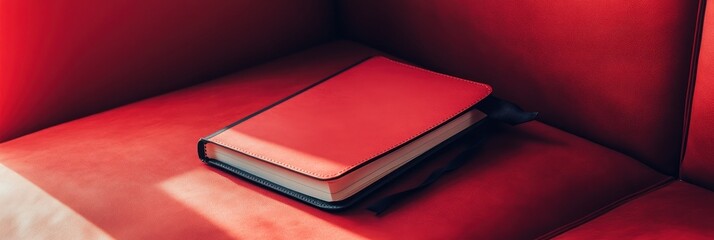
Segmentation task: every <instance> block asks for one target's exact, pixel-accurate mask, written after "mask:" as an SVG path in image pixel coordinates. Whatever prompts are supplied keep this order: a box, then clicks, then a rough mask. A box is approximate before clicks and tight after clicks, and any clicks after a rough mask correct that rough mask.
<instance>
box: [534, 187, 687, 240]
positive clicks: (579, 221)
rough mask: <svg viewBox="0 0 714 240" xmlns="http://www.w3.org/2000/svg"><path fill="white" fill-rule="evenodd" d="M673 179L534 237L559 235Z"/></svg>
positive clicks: (549, 237)
mask: <svg viewBox="0 0 714 240" xmlns="http://www.w3.org/2000/svg"><path fill="white" fill-rule="evenodd" d="M675 181H676V179H675V178H672V177H669V178H666V179H664V180H662V181H659V182H657V183H655V184H652V185H651V186H649V187H647V188H644V189H642V190H639V191H637V192H634V193H632V194H629V195H627V196H625V197H622V198H620V199H619V200H617V201H614V202H612V203H610V204H608V205H605V206H604V207H601V208H600V209H598V210H595V211H593V212H592V213H590V214H588V215H585V216H583V217H581V218H578V219H576V220H574V221H572V222H570V223H568V224H565V225H563V226H560V227H558V228H556V229H553V230H551V231H549V232H547V233H545V234H543V235H541V236H540V237H538V238H536V239H551V238H554V237H556V236H558V235H560V234H562V233H564V232H567V231H568V230H571V229H573V228H576V227H578V226H580V225H583V224H585V223H587V222H589V221H590V220H593V219H595V218H597V217H599V216H601V215H603V214H605V213H607V212H609V211H611V210H613V209H615V208H617V207H619V206H621V205H623V204H625V203H628V202H630V201H631V200H634V199H636V198H639V197H640V196H643V195H645V194H647V193H650V192H653V191H655V190H657V189H660V188H662V187H664V186H667V185H669V184H670V183H673V182H675Z"/></svg>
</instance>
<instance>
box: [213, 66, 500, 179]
mask: <svg viewBox="0 0 714 240" xmlns="http://www.w3.org/2000/svg"><path fill="white" fill-rule="evenodd" d="M490 93H491V87H489V86H487V85H485V84H482V83H477V82H473V81H468V80H464V79H459V78H455V77H451V76H447V75H443V74H439V73H434V72H431V71H427V70H424V69H421V68H417V67H413V66H410V65H406V64H403V63H399V62H396V61H393V60H389V59H387V58H384V57H373V58H370V59H369V60H366V61H364V62H363V63H361V64H359V65H356V66H354V67H352V68H350V69H349V70H346V71H344V72H342V73H340V74H338V75H336V76H334V77H332V78H330V79H328V80H326V81H324V82H322V83H320V84H318V85H316V86H314V87H312V88H310V89H308V90H307V91H305V92H302V93H300V94H298V95H296V96H294V97H292V98H290V99H287V100H286V101H284V102H281V103H280V104H277V105H275V106H273V107H271V108H269V109H267V110H265V111H263V112H260V113H259V114H257V115H255V116H253V117H251V118H248V119H244V120H242V121H241V122H240V123H238V124H237V125H234V126H232V127H230V128H227V129H224V130H222V131H221V132H220V133H218V134H214V135H212V136H210V137H208V138H207V139H206V140H207V141H210V142H213V143H216V144H219V145H221V146H224V147H227V148H230V149H233V150H235V151H238V152H241V153H243V154H246V155H249V156H252V157H255V158H257V159H260V160H263V161H266V162H269V163H272V164H275V165H277V166H280V167H283V168H287V169H289V170H292V171H294V172H297V173H301V174H304V175H308V176H310V177H313V178H317V179H322V180H329V179H334V178H338V177H341V176H343V175H344V174H346V173H347V172H349V171H352V170H354V169H355V168H357V167H360V166H363V165H364V164H366V163H368V162H369V161H371V160H374V159H376V158H377V157H378V156H381V155H382V154H384V153H386V152H388V151H390V150H392V149H394V148H396V147H399V146H401V145H403V144H404V143H406V142H409V141H410V140H412V139H414V138H416V137H418V136H421V135H422V134H424V133H426V132H427V131H430V130H431V129H433V128H435V127H437V126H439V125H441V124H442V123H445V122H446V121H448V120H450V119H452V118H453V117H455V116H457V115H458V114H460V113H462V112H464V111H465V110H467V109H469V108H471V107H472V106H474V105H475V104H476V103H478V102H479V101H480V100H482V99H483V98H485V97H486V96H488V95H489V94H490Z"/></svg>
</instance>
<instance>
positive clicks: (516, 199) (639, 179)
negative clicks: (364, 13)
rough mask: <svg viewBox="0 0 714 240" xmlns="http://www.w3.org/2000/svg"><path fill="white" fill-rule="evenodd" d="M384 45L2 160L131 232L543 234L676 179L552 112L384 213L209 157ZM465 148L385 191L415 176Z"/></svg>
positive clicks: (18, 146) (106, 119) (118, 233)
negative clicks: (214, 144)
mask: <svg viewBox="0 0 714 240" xmlns="http://www.w3.org/2000/svg"><path fill="white" fill-rule="evenodd" d="M374 52H375V51H373V50H370V49H366V48H364V47H360V46H359V45H355V44H351V43H345V42H338V43H333V44H329V45H326V46H323V47H321V48H317V49H313V50H310V51H307V52H304V53H301V54H299V55H294V56H290V57H287V58H284V59H281V60H278V61H275V62H272V63H270V64H267V65H262V66H258V67H255V68H252V69H250V70H247V71H244V72H241V73H238V74H236V75H232V76H229V77H226V78H223V79H221V80H217V81H213V82H210V83H207V84H203V85H199V86H195V87H191V88H189V89H185V90H181V91H177V92H173V93H170V94H167V95H163V96H159V97H155V98H152V99H148V100H145V101H141V102H137V103H133V104H130V105H127V106H123V107H120V108H117V109H113V110H110V111H106V112H102V113H99V114H95V115H92V116H89V117H85V118H82V119H79V120H75V121H71V122H67V123H64V124H61V125H58V126H54V127H51V128H48V129H45V130H41V131H39V132H36V133H33V134H29V135H26V136H23V137H20V138H17V139H14V140H11V141H8V142H5V143H2V144H0V163H1V164H3V165H5V166H6V167H7V168H9V169H11V170H13V171H15V172H17V173H18V174H19V175H21V176H23V177H25V178H26V179H28V180H29V181H31V182H32V183H34V184H35V185H37V186H38V187H40V188H42V189H44V190H45V191H46V192H47V193H48V194H49V195H51V196H53V197H55V198H57V199H58V200H59V201H60V202H62V203H64V204H66V205H67V206H69V207H70V208H71V209H74V210H75V211H76V212H77V213H79V214H80V215H81V216H83V217H84V218H86V219H87V220H88V221H89V222H91V223H92V224H94V225H96V226H97V227H98V228H101V229H102V230H103V231H104V232H106V233H107V234H108V235H110V236H112V237H116V238H130V239H134V238H161V239H170V238H206V239H217V238H230V237H237V238H246V239H254V238H265V237H270V238H290V239H305V238H323V239H339V238H370V239H397V238H398V239H423V238H441V239H456V238H468V239H485V238H488V239H513V238H534V237H537V236H539V235H541V234H544V233H546V232H549V231H551V230H553V229H555V228H558V227H560V226H562V225H564V224H568V223H571V222H573V221H575V220H577V219H580V218H582V217H583V216H585V215H588V214H589V213H591V212H593V211H595V210H597V209H600V208H602V207H604V206H607V205H608V204H611V203H613V202H616V201H619V200H621V199H623V198H625V197H626V196H628V195H630V194H632V193H635V192H638V191H642V190H645V189H647V188H650V187H651V186H655V185H658V184H659V183H661V182H662V181H663V180H666V179H667V177H665V176H663V175H660V174H658V173H656V172H654V171H652V170H650V169H648V168H647V167H645V166H644V165H643V164H641V163H640V162H638V161H636V160H633V159H631V158H629V157H627V156H625V155H623V154H620V153H617V152H615V151H612V150H609V149H607V148H604V147H602V146H599V145H596V144H593V143H591V142H589V141H587V140H584V139H581V138H578V137H575V136H573V135H571V134H568V133H565V132H563V131H560V130H557V129H555V128H553V127H550V126H547V125H545V124H542V123H539V122H532V123H528V124H525V125H522V126H519V127H517V128H512V127H504V128H503V129H502V131H503V132H502V133H501V134H499V135H498V136H497V137H494V138H492V139H491V140H489V141H488V143H487V144H486V146H484V148H483V149H484V150H483V151H482V152H481V153H480V154H478V155H476V156H475V157H474V159H472V161H470V162H469V163H468V164H467V165H465V166H464V167H463V168H461V169H459V170H458V171H456V172H454V173H452V174H450V175H448V176H446V177H445V178H444V179H442V181H440V182H438V183H437V184H436V185H435V186H434V187H432V188H430V189H428V190H427V191H425V192H423V193H422V194H420V195H418V196H417V197H416V198H414V199H413V201H411V202H406V203H404V204H402V205H400V206H398V208H396V209H394V210H393V211H391V212H390V213H388V214H387V215H385V216H382V217H376V216H374V215H372V214H371V213H370V212H368V211H366V210H364V209H363V207H364V206H360V207H358V208H356V209H353V210H349V211H347V212H342V213H337V214H333V213H326V212H322V211H320V210H316V209H314V208H311V207H308V206H306V205H304V204H301V203H299V202H296V201H293V200H290V199H288V198H286V197H283V196H281V195H278V194H275V193H273V192H270V191H267V190H264V189H262V188H259V187H256V186H254V185H252V184H250V183H247V182H245V181H242V180H240V179H236V178H234V177H231V176H229V175H227V174H224V173H222V172H220V171H218V170H215V169H213V168H210V167H207V166H206V165H204V164H202V163H201V162H200V161H199V160H198V159H197V156H196V152H195V151H196V150H195V145H196V142H197V139H198V138H199V137H202V136H205V135H207V134H209V133H212V132H213V131H215V130H217V129H219V128H222V127H224V126H226V125H227V124H229V123H231V122H232V121H234V120H236V119H238V118H241V117H243V116H246V115H247V114H250V113H252V112H253V111H256V110H258V109H260V108H262V107H263V106H265V105H267V104H270V103H272V102H274V101H276V100H278V99H280V98H282V97H284V96H287V95H289V94H290V93H292V92H294V91H296V90H298V89H300V88H302V87H304V86H307V85H308V84H310V83H312V82H315V81H318V80H319V79H321V78H323V77H325V76H328V75H329V74H330V73H332V72H334V71H336V70H337V69H340V68H342V67H344V66H347V65H349V64H351V63H353V62H356V61H357V60H359V59H361V58H363V57H365V56H366V55H371V54H373V53H374ZM463 147H464V145H463V143H462V144H461V145H455V146H452V147H451V148H449V150H448V151H446V152H444V153H442V154H439V155H438V156H437V157H436V159H438V160H437V161H436V162H433V163H429V164H427V165H425V166H424V167H423V168H420V169H419V170H417V171H414V172H412V173H410V174H409V175H407V176H406V177H405V178H404V181H401V182H398V183H396V184H394V185H391V186H390V187H389V188H388V189H385V190H383V191H380V192H379V193H378V194H379V195H384V194H387V193H389V192H394V191H397V190H399V189H403V188H405V187H408V186H412V185H413V184H415V183H416V182H418V181H419V180H421V179H422V178H423V177H425V176H426V175H428V173H429V172H430V171H431V170H433V169H434V168H435V167H436V166H440V165H442V164H443V163H444V161H445V160H449V158H450V157H451V156H453V155H455V154H457V153H458V152H459V151H458V150H459V149H460V148H463ZM374 199H375V198H371V200H369V201H374ZM369 201H368V202H369ZM43 210H44V208H37V209H36V211H43ZM38 228H39V227H38ZM28 229H33V228H31V227H30V228H28Z"/></svg>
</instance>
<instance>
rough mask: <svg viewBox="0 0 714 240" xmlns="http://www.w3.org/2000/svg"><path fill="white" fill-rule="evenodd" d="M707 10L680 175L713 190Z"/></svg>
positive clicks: (713, 75) (712, 52)
mask: <svg viewBox="0 0 714 240" xmlns="http://www.w3.org/2000/svg"><path fill="white" fill-rule="evenodd" d="M706 8H707V9H706V13H705V16H704V25H703V26H704V27H703V29H702V40H701V47H700V48H699V62H698V64H697V74H696V81H695V82H694V94H693V99H692V105H691V106H692V107H691V108H692V110H691V116H690V121H689V131H688V136H687V142H686V147H685V154H684V160H683V162H682V172H681V175H682V179H684V180H686V181H689V182H693V183H695V184H698V185H700V186H704V187H707V188H709V189H712V190H714V5H712V4H707V7H706Z"/></svg>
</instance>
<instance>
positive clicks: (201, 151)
mask: <svg viewBox="0 0 714 240" xmlns="http://www.w3.org/2000/svg"><path fill="white" fill-rule="evenodd" d="M374 57H377V55H372V56H369V57H366V58H363V59H361V60H359V61H357V62H355V63H353V64H350V65H348V66H346V67H344V68H342V69H340V70H338V71H337V72H334V73H332V74H330V75H329V76H327V77H325V78H323V79H320V80H319V81H317V82H315V83H312V84H310V85H309V86H307V87H305V88H303V89H300V90H299V91H297V92H295V93H293V94H290V95H289V96H287V97H285V98H283V99H280V100H278V101H276V102H274V103H272V104H270V105H268V106H266V107H264V108H262V109H260V110H258V111H256V112H254V113H251V114H250V115H248V116H246V117H244V118H241V119H239V120H238V121H235V122H233V123H231V124H229V125H228V126H225V127H224V128H222V129H221V130H218V131H216V132H214V133H211V135H208V136H205V137H202V138H201V139H199V140H198V158H199V159H201V161H202V162H204V163H208V158H207V157H206V143H208V139H209V138H212V137H214V136H216V135H218V134H220V133H222V132H224V131H226V130H228V129H230V128H232V127H233V126H235V125H238V124H239V123H241V122H244V121H246V120H248V119H250V118H252V117H255V116H256V115H258V114H260V113H262V112H265V111H267V110H268V109H271V108H273V107H275V106H276V105H278V104H280V103H282V102H285V101H287V100H288V99H291V98H293V97H295V96H297V95H299V94H300V93H303V92H305V91H307V90H308V89H310V88H313V87H315V86H317V85H319V84H320V83H322V82H324V81H327V80H329V79H331V78H333V77H334V76H337V75H338V74H340V73H342V72H344V71H347V70H349V69H351V68H352V67H354V66H357V65H359V64H360V63H363V62H365V61H367V60H369V59H372V58H374Z"/></svg>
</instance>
